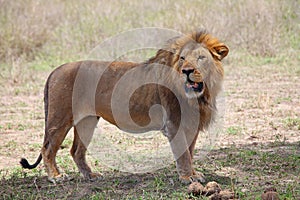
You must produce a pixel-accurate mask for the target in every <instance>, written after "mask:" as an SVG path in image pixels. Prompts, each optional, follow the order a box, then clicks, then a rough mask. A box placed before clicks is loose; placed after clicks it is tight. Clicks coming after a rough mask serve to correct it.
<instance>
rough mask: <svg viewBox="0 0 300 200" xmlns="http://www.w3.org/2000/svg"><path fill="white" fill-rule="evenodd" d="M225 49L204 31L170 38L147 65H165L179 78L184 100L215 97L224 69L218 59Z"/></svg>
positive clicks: (219, 87) (225, 53)
mask: <svg viewBox="0 0 300 200" xmlns="http://www.w3.org/2000/svg"><path fill="white" fill-rule="evenodd" d="M228 52H229V49H228V47H227V46H226V45H225V44H223V43H221V42H219V40H218V39H216V38H214V37H212V36H211V35H210V34H208V33H207V32H206V31H205V30H201V31H197V32H193V33H191V34H188V35H183V36H180V37H177V38H173V39H171V40H169V41H168V42H167V45H166V46H165V47H164V48H163V49H160V50H159V51H158V52H157V54H156V56H155V57H153V58H151V59H150V60H149V62H152V63H153V62H156V63H160V64H164V65H168V66H171V67H173V68H174V69H175V70H177V71H178V72H179V73H180V75H181V77H182V80H181V81H182V87H184V90H185V94H186V96H187V97H188V98H195V97H196V98H199V97H205V99H206V100H209V99H210V98H211V97H212V98H215V97H216V95H217V93H218V92H219V91H220V89H221V84H222V81H223V76H224V70H223V67H222V65H221V60H222V59H223V58H224V57H225V56H227V54H228Z"/></svg>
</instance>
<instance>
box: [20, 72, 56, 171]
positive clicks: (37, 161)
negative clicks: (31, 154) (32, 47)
mask: <svg viewBox="0 0 300 200" xmlns="http://www.w3.org/2000/svg"><path fill="white" fill-rule="evenodd" d="M51 75H52V73H51V74H50V76H49V78H48V80H47V82H46V85H45V89H44V106H45V127H46V126H47V119H48V89H49V79H50V77H51ZM45 139H46V138H45ZM42 158H43V156H42V154H41V153H40V155H39V157H38V159H37V160H36V162H35V163H34V164H33V165H31V164H29V163H28V161H27V159H25V158H22V159H21V161H20V164H21V165H22V167H23V168H25V169H34V168H36V167H37V166H38V164H40V162H41V160H42Z"/></svg>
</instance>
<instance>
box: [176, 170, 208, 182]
mask: <svg viewBox="0 0 300 200" xmlns="http://www.w3.org/2000/svg"><path fill="white" fill-rule="evenodd" d="M179 180H180V181H181V183H183V184H185V185H187V184H190V183H192V182H201V183H204V182H205V177H204V175H203V174H202V173H200V172H193V175H191V176H180V177H179Z"/></svg>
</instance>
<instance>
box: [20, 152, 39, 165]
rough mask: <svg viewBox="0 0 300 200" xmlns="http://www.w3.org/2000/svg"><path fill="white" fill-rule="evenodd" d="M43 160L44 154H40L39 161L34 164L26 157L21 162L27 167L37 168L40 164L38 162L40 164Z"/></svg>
mask: <svg viewBox="0 0 300 200" xmlns="http://www.w3.org/2000/svg"><path fill="white" fill-rule="evenodd" d="M41 160H42V154H40V155H39V157H38V159H37V161H36V162H35V163H34V164H33V165H31V164H29V163H28V161H27V160H26V159H25V158H22V159H21V161H20V164H21V165H22V167H23V168H25V169H33V168H36V166H38V164H40V162H41Z"/></svg>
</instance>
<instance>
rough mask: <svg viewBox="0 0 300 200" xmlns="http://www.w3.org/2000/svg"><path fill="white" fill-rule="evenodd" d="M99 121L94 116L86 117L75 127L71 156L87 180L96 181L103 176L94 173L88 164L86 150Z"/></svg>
mask: <svg viewBox="0 0 300 200" xmlns="http://www.w3.org/2000/svg"><path fill="white" fill-rule="evenodd" d="M98 119H99V118H98V117H94V116H90V117H86V118H84V119H83V120H81V121H80V122H79V123H78V124H77V125H76V126H75V127H74V141H73V146H72V148H71V155H72V157H73V160H74V162H75V163H76V165H77V167H78V169H79V171H80V172H81V173H82V175H83V176H84V177H85V178H87V179H95V178H98V177H100V176H101V175H100V174H97V173H93V172H92V170H91V168H90V167H89V166H88V164H87V162H86V150H87V147H88V145H89V144H90V142H91V139H92V136H93V133H94V130H95V127H96V125H97V123H98Z"/></svg>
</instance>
